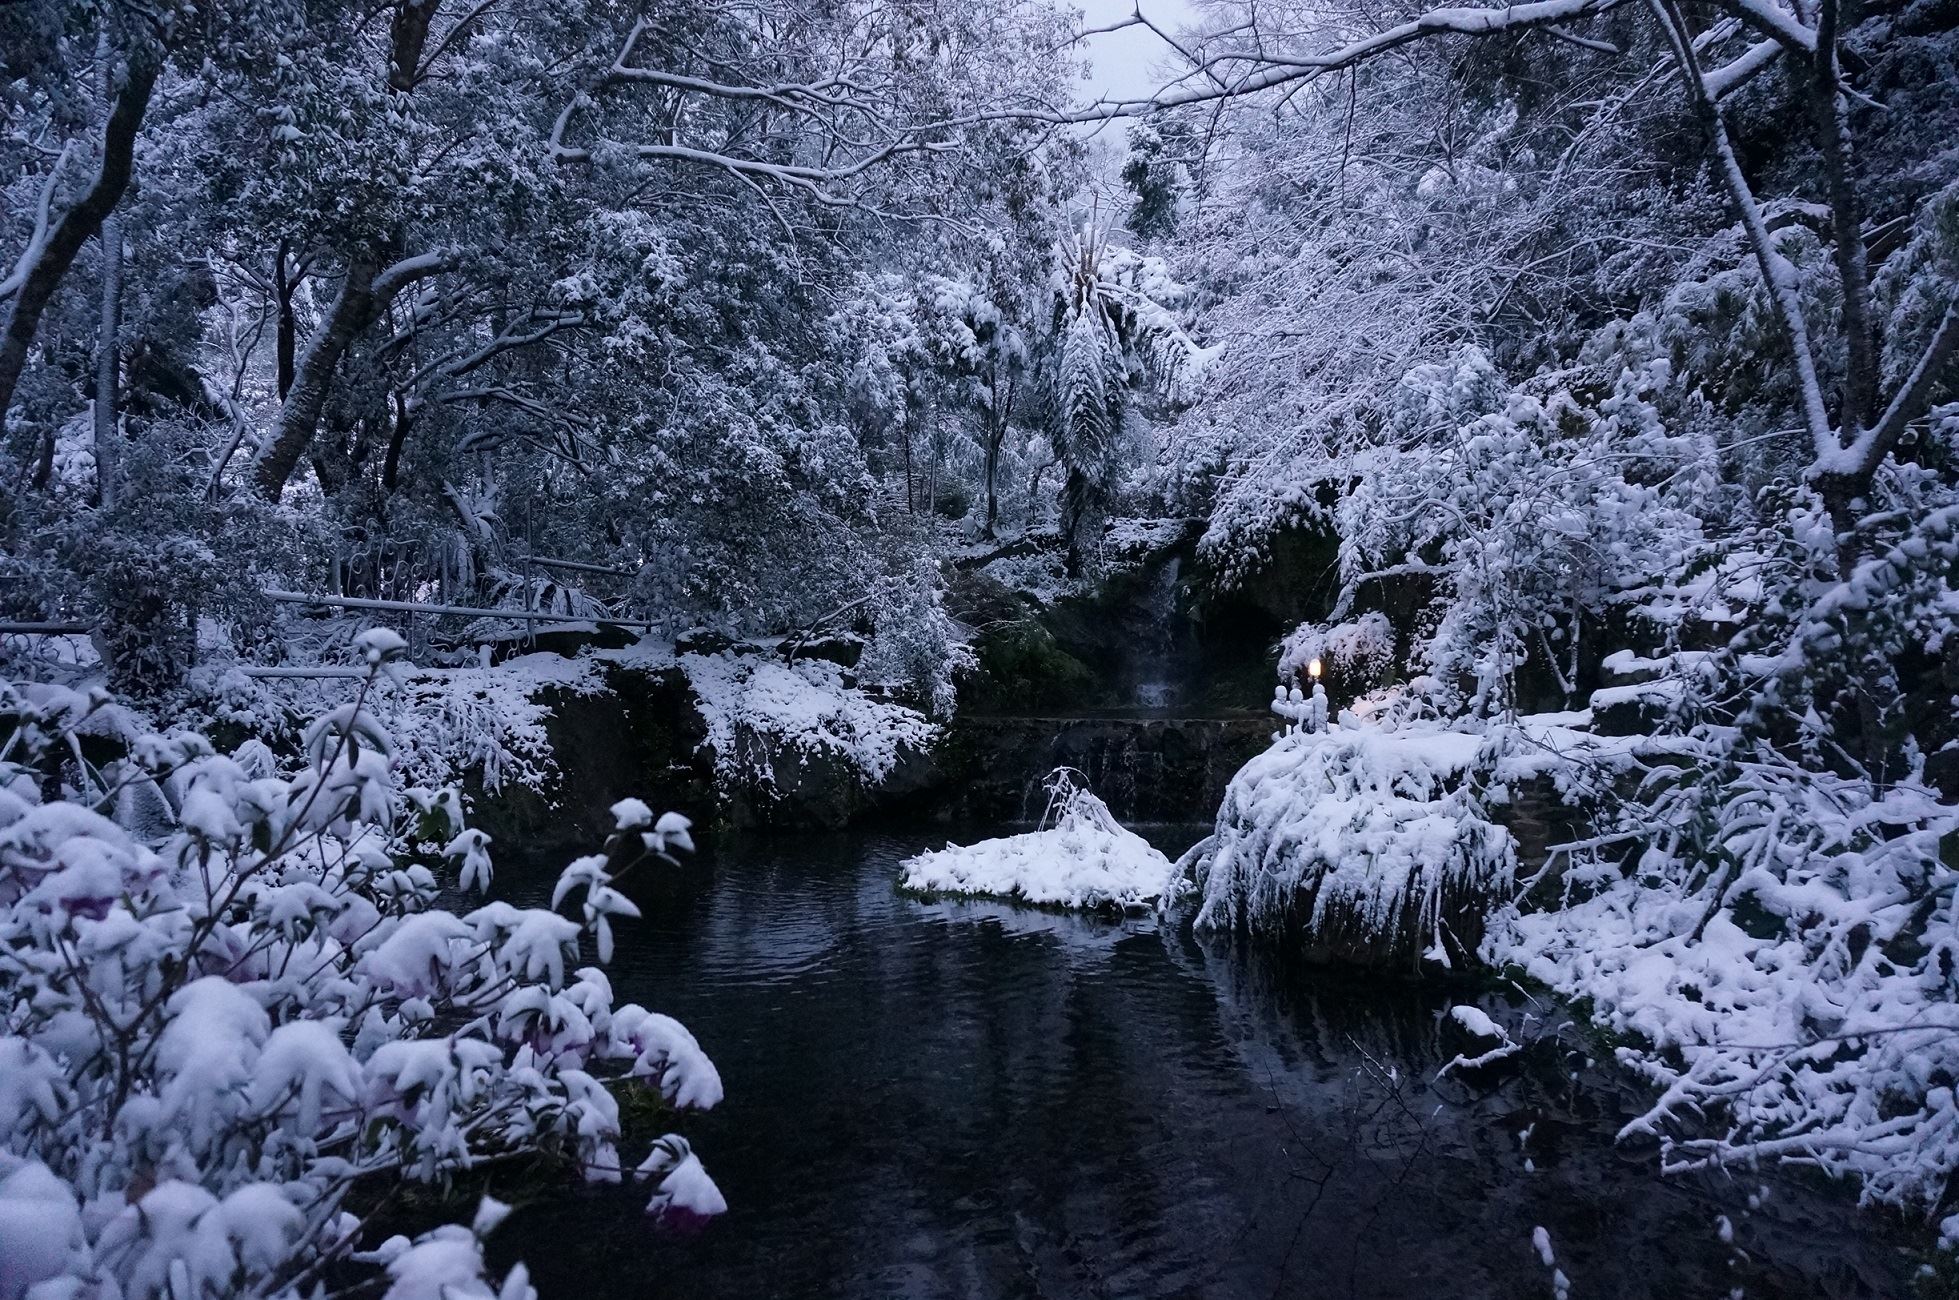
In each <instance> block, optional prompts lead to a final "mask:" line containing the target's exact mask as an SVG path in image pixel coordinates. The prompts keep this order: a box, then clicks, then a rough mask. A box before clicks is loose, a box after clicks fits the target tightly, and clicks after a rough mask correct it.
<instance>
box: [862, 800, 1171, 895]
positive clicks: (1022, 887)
mask: <svg viewBox="0 0 1959 1300" xmlns="http://www.w3.org/2000/svg"><path fill="white" fill-rule="evenodd" d="M1048 791H1049V794H1050V796H1051V797H1050V799H1049V803H1048V815H1047V816H1046V817H1044V818H1043V819H1042V824H1041V828H1040V829H1039V830H1034V831H1028V832H1026V833H1025V834H1021V835H1009V836H1005V837H1003V838H1000V839H992V840H982V841H980V842H979V843H978V844H970V845H964V846H961V845H957V844H949V845H947V846H946V847H945V848H943V849H937V850H934V851H932V852H929V853H921V854H919V855H918V856H917V857H915V858H912V859H910V860H908V861H907V862H906V863H905V864H904V877H903V880H902V882H901V888H903V889H906V890H908V891H911V892H913V893H922V894H979V895H985V896H987V897H991V898H1002V899H1006V900H1008V901H1010V902H1018V903H1031V904H1033V905H1035V906H1037V907H1071V908H1086V909H1101V910H1121V911H1126V912H1135V911H1147V910H1148V909H1149V908H1150V907H1152V906H1153V905H1154V904H1155V902H1156V900H1157V897H1158V895H1159V894H1161V893H1162V892H1163V889H1164V886H1165V885H1166V883H1167V882H1168V881H1169V878H1170V870H1171V864H1170V860H1169V859H1168V858H1166V857H1164V856H1163V855H1162V854H1161V853H1159V852H1157V851H1156V850H1155V849H1154V848H1152V847H1151V846H1150V843H1149V841H1147V840H1145V839H1144V838H1143V837H1142V836H1140V835H1138V834H1136V833H1135V832H1134V831H1131V830H1127V829H1125V828H1124V827H1123V826H1122V825H1121V824H1120V823H1118V822H1117V821H1116V819H1115V817H1114V816H1113V815H1112V814H1111V813H1110V812H1109V809H1108V806H1107V805H1105V804H1104V803H1103V802H1102V801H1101V800H1100V799H1097V798H1096V797H1095V796H1094V795H1093V794H1092V793H1090V792H1089V791H1088V790H1087V789H1085V788H1083V787H1081V786H1080V785H1078V784H1076V782H1075V781H1074V780H1073V779H1072V776H1071V774H1069V773H1068V771H1067V769H1062V770H1061V771H1059V772H1057V773H1056V774H1055V776H1054V777H1052V778H1050V781H1049V785H1048Z"/></svg>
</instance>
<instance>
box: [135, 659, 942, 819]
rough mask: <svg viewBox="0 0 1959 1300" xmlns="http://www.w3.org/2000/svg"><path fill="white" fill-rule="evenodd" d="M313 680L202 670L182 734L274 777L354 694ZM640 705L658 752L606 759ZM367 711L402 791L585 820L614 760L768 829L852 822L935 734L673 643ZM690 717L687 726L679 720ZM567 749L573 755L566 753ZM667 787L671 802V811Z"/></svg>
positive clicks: (609, 791) (433, 678)
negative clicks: (799, 820) (523, 795)
mask: <svg viewBox="0 0 1959 1300" xmlns="http://www.w3.org/2000/svg"><path fill="white" fill-rule="evenodd" d="M325 669H326V672H327V673H328V674H332V675H321V676H303V675H301V676H277V677H267V676H263V675H257V676H255V675H252V672H251V671H248V670H246V669H244V668H242V667H240V666H237V665H212V666H210V667H208V668H205V669H203V670H200V671H199V672H198V673H196V674H193V679H192V681H191V683H190V685H191V690H192V709H191V710H190V715H189V720H191V721H196V722H203V723H205V724H206V725H209V726H212V727H219V726H222V727H225V728H235V729H237V730H241V731H243V732H244V733H245V734H246V736H247V739H246V740H245V741H244V742H243V743H244V749H243V750H241V753H243V754H245V755H246V756H247V757H248V758H250V759H251V762H252V763H253V764H254V765H255V770H259V769H263V770H270V769H271V768H272V767H273V766H275V765H276V761H277V760H276V755H277V754H281V753H285V752H287V751H289V750H290V749H291V748H292V746H293V744H294V743H295V742H296V740H297V734H298V733H297V725H298V720H299V719H301V718H305V717H309V716H313V715H315V714H318V713H323V712H326V711H328V710H331V709H334V708H337V707H340V706H341V705H343V704H345V703H346V702H347V701H349V700H351V699H352V698H353V696H354V694H355V692H356V691H357V690H358V689H359V687H360V683H359V682H358V681H357V680H354V679H352V678H349V677H347V676H345V675H341V674H344V673H346V672H347V671H349V670H347V669H345V668H343V667H341V666H339V665H337V664H332V663H328V664H327V665H325ZM622 674H623V675H622ZM629 679H635V680H629ZM649 694H650V695H651V696H653V697H654V698H657V700H659V701H661V702H660V703H657V704H654V705H648V706H645V707H643V708H641V713H642V714H644V715H648V716H650V717H652V719H653V723H652V729H653V731H654V732H655V735H656V741H657V743H661V744H668V743H669V742H672V743H671V744H670V747H669V748H668V749H666V750H662V751H661V752H658V753H656V754H652V755H651V756H650V757H649V756H645V755H642V756H639V757H638V758H629V757H628V756H623V755H621V754H619V753H616V752H611V751H608V750H606V748H605V746H607V745H608V744H610V745H613V746H614V749H615V750H616V749H617V746H618V744H619V743H620V742H617V741H614V740H609V739H607V737H608V736H610V735H611V734H612V731H608V730H607V726H608V725H609V724H616V723H618V722H619V719H620V718H621V716H625V717H626V718H627V719H628V720H627V721H626V722H625V723H624V724H622V725H623V726H624V727H625V728H626V729H628V730H630V728H631V726H632V725H633V723H632V721H631V719H632V718H633V717H635V716H638V715H634V714H633V713H632V710H633V709H634V708H636V707H641V706H642V705H643V704H644V701H645V700H646V699H647V698H648V697H649ZM668 701H671V702H672V703H668ZM363 707H364V709H365V710H366V711H367V713H368V714H369V715H370V716H372V717H374V718H376V719H378V720H379V721H380V723H381V724H382V725H383V726H384V727H385V728H387V729H388V731H389V732H390V734H391V735H392V736H393V737H394V746H395V749H394V754H393V757H394V759H395V761H396V763H397V765H398V767H399V768H400V770H401V771H402V772H403V773H404V774H405V775H406V776H407V777H409V778H410V779H413V780H415V781H417V782H420V783H423V784H429V785H441V784H447V783H451V782H462V781H464V780H465V779H469V778H473V779H474V780H475V781H477V782H478V783H479V784H480V788H481V789H482V790H483V791H484V792H485V793H487V794H491V795H497V794H502V793H508V792H510V791H512V790H516V791H531V792H535V793H537V794H538V795H541V796H546V797H549V798H552V799H554V800H557V801H561V802H564V803H566V804H568V805H576V806H579V807H583V805H592V807H590V808H585V809H584V813H585V814H586V815H587V816H588V817H589V816H591V815H595V814H596V810H598V809H602V808H603V806H604V803H605V802H606V801H609V799H610V798H611V797H613V793H614V792H616V789H617V778H618V777H619V775H620V774H619V773H618V772H617V771H613V770H610V769H612V768H615V767H617V766H618V761H615V760H624V761H630V762H638V761H642V760H643V761H644V762H645V764H646V770H647V771H648V772H649V774H671V773H673V772H675V771H681V770H683V769H684V774H683V777H682V779H683V780H694V781H697V782H698V783H699V785H698V787H697V788H698V789H701V790H703V791H710V793H704V794H702V795H701V796H699V797H700V798H701V799H702V802H703V804H704V805H709V804H711V805H712V806H713V807H714V808H715V809H717V810H718V812H719V814H720V815H722V816H726V817H731V818H733V819H735V820H738V821H739V820H744V819H745V818H755V819H766V818H768V817H772V816H774V815H777V814H779V813H780V811H781V810H782V808H783V807H785V806H786V805H785V804H784V802H783V801H784V800H789V799H793V800H795V801H796V802H795V803H794V806H793V807H792V808H790V812H791V813H792V814H794V816H814V815H817V814H820V813H823V812H825V811H826V810H830V809H841V810H843V811H844V812H845V813H848V812H850V811H854V810H860V809H861V808H862V807H864V806H866V804H867V803H868V802H869V799H870V796H871V793H872V792H874V791H875V790H876V789H877V788H878V787H879V786H880V785H881V784H882V783H883V782H885V781H886V780H887V779H888V778H890V777H891V776H892V774H893V773H894V771H895V770H896V769H897V768H898V767H899V766H900V764H901V762H902V761H903V760H904V759H906V758H907V757H909V756H912V755H916V754H920V753H922V752H924V751H925V750H926V749H927V748H929V746H930V745H931V743H932V742H933V741H934V740H935V739H936V738H937V735H938V731H939V728H938V726H937V724H935V723H933V722H932V721H930V720H929V719H927V718H926V717H925V715H923V714H922V713H920V712H919V711H918V710H916V709H913V708H909V707H907V706H905V705H903V704H900V703H897V702H896V701H893V700H889V699H884V698H880V697H878V696H876V695H873V694H871V693H869V692H866V691H865V690H863V689H862V688H860V687H859V686H858V685H857V684H856V683H855V682H854V681H853V680H852V679H851V676H850V674H849V673H848V672H846V670H845V669H844V668H843V667H841V666H840V665H838V664H836V663H833V662H830V661H828V660H823V659H816V658H803V659H798V660H795V661H793V662H785V661H784V660H783V659H782V658H781V657H780V647H779V646H777V645H774V644H772V643H767V642H755V643H745V644H743V645H740V646H738V647H736V648H735V649H734V650H731V651H723V652H721V653H718V654H676V653H675V650H674V647H673V645H672V644H671V643H669V642H666V641H662V640H658V639H655V638H647V639H644V640H642V641H640V642H638V643H636V644H634V645H630V646H626V647H622V648H616V649H588V650H586V651H584V652H582V653H580V654H578V655H575V656H567V655H562V654H555V653H550V652H540V653H533V654H527V655H522V656H519V657H515V658H511V659H508V660H505V661H504V662H502V663H499V664H496V665H494V666H490V665H483V666H478V665H474V664H471V665H468V666H463V667H445V668H417V669H415V670H414V671H412V672H408V673H404V674H402V675H401V678H400V680H399V681H390V682H385V683H381V684H378V685H376V686H374V687H372V688H371V689H370V690H369V692H368V695H367V697H366V699H365V701H364V705H363ZM676 707H677V708H678V710H679V713H678V717H679V719H680V721H678V722H677V723H676V722H674V721H672V718H673V717H674V714H673V712H672V710H673V709H674V708H676ZM663 709H664V710H667V712H665V713H662V712H661V710H663ZM695 713H697V714H698V717H699V722H698V724H694V723H692V721H691V718H690V717H689V715H690V714H695ZM595 717H596V718H597V719H598V721H597V722H596V723H595V721H594V718H595ZM139 721H140V720H139ZM156 721H157V720H150V724H151V725H155V723H156ZM132 725H133V724H132ZM581 728H582V729H583V730H582V731H581V730H580V729H581ZM613 730H614V731H616V730H618V727H614V728H613ZM574 733H577V734H574ZM660 738H665V739H660ZM568 739H570V740H573V741H576V742H579V743H574V744H571V745H566V743H565V742H566V741H567V740H568ZM697 744H698V748H696V745H697ZM598 765H604V766H605V768H606V769H608V770H603V771H599V770H595V768H596V767H597V766H598ZM633 770H634V771H638V770H640V769H638V768H635V769H633ZM667 784H668V787H669V788H668V789H667V794H668V797H682V795H683V792H682V791H680V790H677V789H674V788H671V787H672V784H673V782H672V781H671V780H670V779H669V780H668V783H667ZM594 801H596V803H595V802H594ZM703 811H705V807H703ZM794 816H792V817H791V820H792V821H793V820H794Z"/></svg>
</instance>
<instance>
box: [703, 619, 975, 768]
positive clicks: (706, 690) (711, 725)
mask: <svg viewBox="0 0 1959 1300" xmlns="http://www.w3.org/2000/svg"><path fill="white" fill-rule="evenodd" d="M680 666H681V667H682V668H683V669H684V670H685V671H686V673H687V680H688V682H689V683H690V684H691V685H692V686H693V688H694V692H695V694H696V695H698V696H699V697H700V707H701V713H702V715H703V716H704V717H705V718H706V719H707V726H708V739H707V743H708V745H709V746H710V747H711V748H712V749H713V751H714V755H715V762H716V765H717V766H718V767H720V768H721V769H722V770H723V771H724V772H730V773H733V772H742V771H743V770H744V769H747V771H748V773H749V774H753V775H759V776H762V777H772V776H773V773H774V769H773V763H774V761H775V759H774V758H773V757H772V756H771V755H770V754H769V753H767V752H764V751H763V750H762V748H761V747H760V746H757V745H756V744H755V743H753V738H757V737H759V738H762V739H764V740H771V741H774V742H776V743H777V745H779V746H783V747H786V748H788V749H789V750H792V751H798V752H800V753H801V754H803V755H805V756H813V755H815V754H818V753H822V752H825V751H828V752H830V753H835V754H841V755H842V756H843V757H844V758H845V759H847V760H848V761H849V762H850V763H851V764H852V765H853V766H854V767H856V769H857V770H858V771H859V772H861V773H863V774H864V776H866V777H867V778H869V779H871V780H873V781H875V780H879V779H882V778H883V777H885V776H886V775H888V774H889V773H890V772H891V770H892V769H893V768H894V767H896V766H897V764H898V758H899V754H900V750H901V749H904V748H912V749H919V748H923V747H924V746H925V745H927V744H929V743H930V741H931V740H932V738H933V737H934V736H935V735H937V734H938V728H937V727H936V726H934V725H933V724H932V723H931V722H930V721H929V720H928V719H927V718H926V717H925V715H924V714H922V713H920V712H918V711H917V710H916V709H908V708H906V707H905V706H903V705H901V704H895V703H893V702H891V701H889V700H880V699H875V698H873V697H872V696H870V695H867V694H865V693H864V692H863V691H861V690H859V689H858V688H856V687H855V686H851V685H848V684H846V682H845V680H844V671H843V669H842V668H840V667H839V666H838V665H836V664H833V663H830V662H829V661H828V660H823V659H798V660H795V661H794V662H792V663H782V662H780V661H779V660H775V659H769V658H762V657H759V656H755V655H736V654H733V653H731V652H726V651H724V652H722V653H721V654H716V655H703V654H688V655H682V656H681V657H680Z"/></svg>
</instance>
